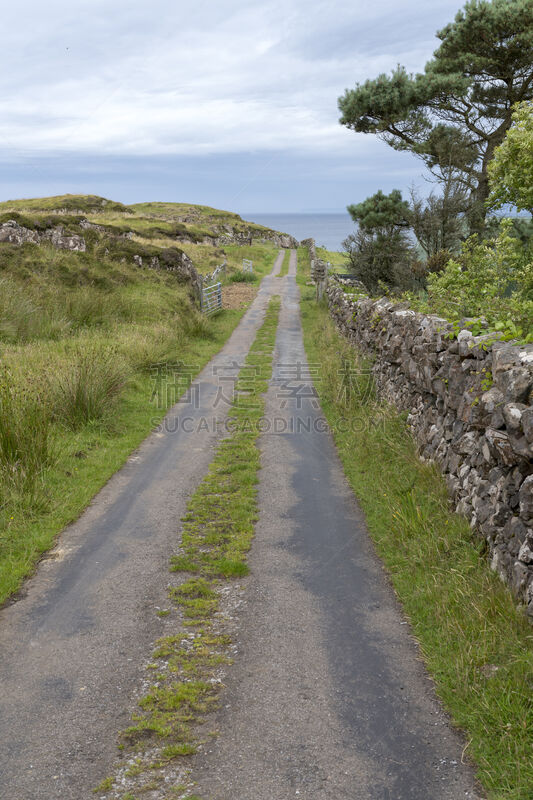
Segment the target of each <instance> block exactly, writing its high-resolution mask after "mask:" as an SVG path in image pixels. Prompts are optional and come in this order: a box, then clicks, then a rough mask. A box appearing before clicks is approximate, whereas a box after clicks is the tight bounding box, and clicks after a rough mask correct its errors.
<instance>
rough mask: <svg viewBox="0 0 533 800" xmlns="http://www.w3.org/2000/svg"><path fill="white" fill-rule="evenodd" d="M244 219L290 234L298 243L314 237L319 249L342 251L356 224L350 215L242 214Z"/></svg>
mask: <svg viewBox="0 0 533 800" xmlns="http://www.w3.org/2000/svg"><path fill="white" fill-rule="evenodd" d="M242 217H243V219H247V220H248V221H249V222H257V223H258V224H259V225H265V226H266V227H267V228H274V230H276V231H281V232H282V233H290V234H292V236H294V237H295V238H296V239H298V241H301V240H302V239H308V238H309V237H312V238H313V239H314V240H315V242H316V245H317V247H325V248H326V250H342V243H343V241H344V239H346V237H347V236H349V235H350V233H354V231H355V224H354V222H353V220H352V219H351V217H350V216H349V214H347V213H346V212H345V213H340V214H262V213H258V214H250V213H248V214H242Z"/></svg>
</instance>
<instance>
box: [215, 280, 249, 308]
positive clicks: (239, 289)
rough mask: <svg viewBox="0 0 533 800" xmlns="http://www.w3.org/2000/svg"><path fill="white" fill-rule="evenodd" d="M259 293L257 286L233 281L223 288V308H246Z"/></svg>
mask: <svg viewBox="0 0 533 800" xmlns="http://www.w3.org/2000/svg"><path fill="white" fill-rule="evenodd" d="M256 294H257V286H254V285H250V284H249V283H233V284H231V286H224V287H223V289H222V308H244V307H245V306H247V305H248V304H249V303H251V302H252V300H253V299H254V297H255V296H256Z"/></svg>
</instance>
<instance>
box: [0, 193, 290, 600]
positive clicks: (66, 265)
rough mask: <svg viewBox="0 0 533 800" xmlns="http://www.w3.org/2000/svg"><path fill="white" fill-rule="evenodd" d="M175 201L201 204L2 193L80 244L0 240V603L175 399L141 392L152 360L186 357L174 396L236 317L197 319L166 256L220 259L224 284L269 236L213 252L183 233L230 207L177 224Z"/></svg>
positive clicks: (22, 213)
mask: <svg viewBox="0 0 533 800" xmlns="http://www.w3.org/2000/svg"><path fill="white" fill-rule="evenodd" d="M160 206H161V212H162V213H161V216H158V214H157V210H158V209H159V207H160ZM182 208H185V209H190V208H199V207H188V206H183V207H182V206H176V208H174V207H173V206H172V205H171V204H145V205H143V206H142V207H131V208H128V207H126V206H123V205H122V204H120V203H113V202H111V201H106V200H104V199H103V198H99V197H92V196H91V197H78V196H70V195H67V196H62V197H56V198H43V199H34V200H27V201H26V200H19V201H15V202H9V203H2V204H0V224H1V223H3V222H6V221H7V220H10V219H14V220H15V221H17V222H18V224H19V225H21V226H23V227H24V228H29V229H30V230H31V231H35V232H37V233H39V235H42V234H43V233H44V232H45V231H50V230H51V229H54V228H57V226H58V225H60V226H61V227H62V229H63V232H64V233H68V234H75V235H77V236H82V237H83V240H84V243H85V248H86V249H85V251H84V252H77V251H71V250H67V249H61V248H58V247H57V246H54V245H53V244H52V242H50V241H42V242H41V243H40V244H35V243H24V244H14V243H7V242H0V498H1V500H0V602H1V601H2V600H3V599H5V598H6V597H7V596H9V594H11V593H12V592H13V591H15V590H16V589H17V588H18V586H19V585H20V582H21V580H22V578H23V577H24V576H25V575H27V574H28V573H29V572H31V570H32V568H33V566H34V564H35V562H36V560H37V559H38V558H39V556H40V554H41V553H43V552H44V551H46V550H47V549H48V548H49V547H50V546H51V544H52V543H53V541H54V537H55V536H56V534H57V533H58V532H59V531H60V530H61V528H62V527H63V526H64V525H65V524H66V523H67V522H68V521H70V520H72V519H73V518H75V517H76V516H77V515H78V514H79V513H80V512H81V511H82V510H83V508H84V507H85V506H86V505H87V503H88V502H89V501H90V499H91V497H92V496H93V495H94V493H95V492H96V491H97V490H98V489H99V488H100V486H101V485H102V484H103V483H104V482H105V481H106V480H107V479H108V477H109V476H110V475H111V474H112V473H113V472H114V471H115V470H116V469H117V468H118V467H119V466H120V465H121V464H122V463H123V462H124V460H125V458H126V457H127V456H128V454H129V453H130V452H131V450H132V449H134V448H135V447H136V446H137V445H138V444H139V443H140V442H141V441H142V439H143V438H144V437H145V436H146V435H147V434H148V432H149V431H150V429H151V427H153V425H154V424H155V422H156V421H157V420H158V419H159V418H160V417H161V416H162V415H163V414H164V412H165V410H166V408H167V406H168V405H169V404H171V403H172V402H173V401H174V400H175V399H176V396H175V395H173V396H167V397H165V398H160V397H158V398H156V399H157V402H155V399H154V401H153V402H152V401H151V396H152V394H153V389H154V369H153V368H154V365H156V364H161V363H171V364H173V365H175V364H178V363H182V364H183V365H186V367H182V368H179V367H178V368H177V374H178V389H177V391H176V393H175V394H179V393H180V392H181V391H183V390H184V389H185V388H186V383H187V381H188V380H189V373H190V372H191V367H192V371H193V372H196V371H198V370H199V369H200V368H201V367H202V366H203V365H204V364H205V363H206V362H207V361H208V360H209V358H210V357H211V356H212V355H213V354H214V353H215V352H216V351H217V350H218V349H219V348H220V346H221V345H222V344H223V342H224V341H225V339H226V338H227V336H228V335H229V333H230V332H231V331H232V330H233V328H234V327H235V325H236V324H237V322H238V320H239V319H240V317H241V316H242V313H243V310H242V309H240V310H236V309H234V310H226V311H224V312H222V313H221V314H219V315H217V316H215V317H214V318H210V319H206V318H205V317H203V316H202V315H201V314H200V312H199V311H198V309H197V307H196V301H195V298H194V295H193V292H192V290H191V285H190V283H189V282H187V281H186V280H185V278H184V277H183V276H180V274H178V273H176V272H173V271H169V269H170V268H172V266H173V264H175V263H180V260H181V259H182V256H183V252H185V251H186V249H188V251H189V254H190V256H191V257H192V259H193V262H194V264H195V266H196V267H197V268H198V269H199V270H200V271H201V272H205V271H207V270H208V269H212V266H213V265H215V264H217V263H221V260H223V259H224V258H227V261H228V265H229V272H228V275H227V276H226V278H225V282H226V284H227V287H225V290H224V291H225V292H231V291H232V287H233V286H234V285H235V284H233V283H232V282H231V278H232V277H233V278H236V277H238V276H239V272H238V267H239V266H240V264H241V263H242V258H243V257H249V258H253V260H254V266H255V268H256V276H257V277H259V276H260V275H261V274H264V273H265V272H266V271H267V270H268V269H270V268H271V266H272V264H273V261H274V257H275V254H276V252H277V249H278V248H277V247H276V246H275V245H274V244H273V243H271V242H268V241H267V242H262V243H255V242H254V244H253V245H251V246H247V247H239V246H238V245H231V246H228V247H227V248H226V251H225V252H224V250H223V249H222V248H220V247H217V246H216V245H214V244H208V243H205V242H204V241H203V240H202V244H198V243H195V242H194V241H192V240H193V239H194V235H195V234H194V230H196V231H197V232H198V231H202V230H205V231H209V232H210V236H211V234H212V233H213V232H214V228H213V227H212V226H213V225H214V224H216V225H218V224H219V223H218V222H217V223H212V222H211V219H212V217H215V218H217V219H218V218H220V219H223V220H224V223H223V224H225V225H226V224H227V225H228V226H229V223H228V220H232V219H233V217H234V215H231V214H225V213H224V212H215V211H214V210H213V209H207V210H206V211H205V213H204V209H203V208H201V209H200V210H199V211H198V212H197V215H196V216H195V222H194V224H193V223H192V222H187V223H180V222H178V218H179V217H180V216H181V215H182V213H183V212H182V210H181V209H182ZM195 213H196V212H195ZM86 221H89V222H90V223H92V225H93V227H87V222H86ZM182 224H183V225H184V226H186V227H187V229H186V237H187V239H188V241H187V242H185V243H183V244H182V242H181V239H180V237H181V238H184V237H185V234H184V233H183V231H182V230H181V228H180V227H179V226H180V225H182ZM235 225H236V226H237V227H238V228H239V230H240V226H241V225H244V223H243V222H242V220H240V218H238V217H237V218H236V221H235ZM124 234H127V236H126V237H125V236H124ZM196 235H197V238H198V237H200V233H197V234H196ZM208 241H212V237H211V239H209V240H208ZM139 256H141V258H142V259H143V266H142V267H140V266H139V262H138V257H139ZM154 256H157V258H158V260H159V263H160V265H161V268H160V269H153V268H151V267H150V266H149V264H150V260H151V259H152V258H153V257H154ZM136 259H137V260H136ZM165 267H166V268H165ZM257 277H256V280H257ZM252 295H253V291H252ZM250 296H251V295H249V296H248V297H250Z"/></svg>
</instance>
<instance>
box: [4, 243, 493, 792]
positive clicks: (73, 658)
mask: <svg viewBox="0 0 533 800" xmlns="http://www.w3.org/2000/svg"><path fill="white" fill-rule="evenodd" d="M280 267H281V258H280V257H279V256H278V258H277V259H276V263H275V265H274V269H273V272H272V273H271V275H270V276H269V277H267V278H265V280H264V281H263V283H262V285H261V289H260V292H259V294H258V296H257V298H256V300H255V301H254V303H253V305H252V306H251V307H250V309H249V311H248V312H247V314H246V316H245V317H244V319H243V321H242V322H241V324H240V325H239V327H238V328H237V329H236V331H235V332H234V334H233V335H232V337H231V338H230V340H229V341H228V343H227V344H226V346H225V347H224V348H223V350H222V351H221V352H220V353H219V354H218V356H216V357H215V359H213V361H212V362H211V364H210V365H208V367H206V368H205V369H204V371H203V372H202V374H201V375H200V376H199V378H198V381H197V382H196V385H197V386H198V387H199V390H198V393H197V392H196V391H194V392H193V393H192V394H190V395H189V397H188V399H185V400H183V401H182V402H180V403H179V404H178V405H177V406H175V407H174V408H173V409H172V411H171V412H170V413H169V415H168V416H167V418H166V423H167V424H166V425H165V426H164V427H163V429H162V430H161V431H160V432H158V433H154V434H152V435H151V436H150V437H148V439H147V440H146V441H145V442H144V443H143V445H142V446H141V447H140V448H139V450H138V451H137V452H136V453H135V454H134V455H133V456H132V457H131V458H130V459H129V461H128V463H127V464H126V465H125V467H124V468H123V469H122V470H121V471H120V472H118V473H117V474H116V475H115V476H114V477H113V478H112V479H111V480H110V481H109V483H108V484H107V485H106V486H105V487H104V489H103V490H102V491H101V492H100V493H99V494H98V495H97V496H96V497H95V499H94V500H93V502H92V504H91V506H90V507H89V508H88V509H87V511H86V512H85V513H84V514H83V515H82V517H81V518H80V519H79V520H78V521H77V522H76V523H74V524H73V525H71V526H69V527H68V528H67V529H66V531H65V532H64V533H63V535H62V536H61V539H60V542H59V544H58V546H57V548H56V549H55V551H53V552H52V553H51V557H50V558H47V559H45V560H43V562H42V563H41V565H40V567H39V569H38V570H37V572H36V574H35V576H34V577H33V578H31V579H30V580H29V581H28V582H27V583H26V585H25V589H24V593H23V595H22V596H21V598H20V599H18V600H17V601H16V602H15V603H14V604H12V605H8V606H6V607H5V608H4V609H3V610H2V611H0V692H1V694H0V798H1V800H55V799H56V798H62V799H63V798H67V799H68V800H85V798H87V799H88V798H90V797H94V795H93V793H92V789H93V787H94V786H95V785H96V784H97V783H98V782H99V781H100V780H101V779H102V778H103V777H105V776H106V775H107V774H109V772H110V771H111V770H112V765H113V762H114V760H115V756H116V747H115V745H116V736H117V732H118V731H119V730H120V729H121V728H124V727H125V726H126V725H127V724H128V722H129V714H130V712H131V708H132V706H133V704H134V697H135V695H136V692H137V690H138V688H139V686H140V684H141V683H142V678H143V664H144V663H145V662H146V660H147V659H148V658H149V656H150V653H151V651H152V646H153V642H154V640H155V639H156V638H157V637H158V635H159V629H158V627H157V626H158V618H157V616H156V615H155V613H154V610H155V609H156V608H157V607H158V606H164V605H165V601H166V586H167V583H168V558H169V555H170V553H171V552H172V551H173V550H174V549H175V544H176V531H177V529H178V527H179V520H180V518H181V516H182V515H183V513H184V511H185V507H186V503H187V498H188V497H189V496H190V494H191V493H192V492H193V491H194V489H195V488H196V486H197V485H198V483H199V482H200V480H201V479H202V477H203V476H204V474H205V473H206V471H207V468H208V465H209V462H210V460H211V458H212V455H213V448H214V445H215V443H216V442H217V441H218V438H219V436H220V426H221V423H223V421H224V415H225V410H226V409H227V406H225V405H224V404H218V405H217V407H216V409H213V406H214V405H215V398H216V394H217V388H218V385H219V384H218V375H220V372H221V370H225V372H224V374H225V375H228V374H232V373H231V370H232V369H233V370H236V369H238V365H239V364H240V363H242V360H243V358H244V356H245V355H246V353H247V351H248V348H249V346H250V344H251V342H252V341H253V338H254V335H255V332H256V330H257V328H258V327H259V325H260V324H261V321H262V319H263V316H264V310H265V308H266V305H267V303H268V300H269V298H270V296H271V295H272V294H273V293H278V292H279V291H280V290H281V293H282V297H283V304H282V311H281V316H280V325H279V329H278V339H277V345H276V354H275V366H274V376H273V380H272V381H271V384H270V388H269V392H268V396H267V420H268V421H269V423H270V424H271V431H270V432H267V433H265V434H264V435H263V436H262V438H261V449H262V470H261V475H260V480H261V482H260V494H259V499H260V509H261V514H260V519H259V522H258V525H257V530H256V538H255V540H254V544H253V548H252V551H251V555H250V566H251V569H252V574H251V576H250V578H248V579H247V589H246V593H245V597H246V601H245V603H244V608H243V609H242V611H241V612H240V619H239V634H238V642H237V644H238V656H237V658H236V661H235V664H234V665H233V667H231V669H230V670H229V675H228V680H227V689H226V691H225V693H224V699H223V708H222V710H221V711H219V712H217V713H218V720H217V723H218V728H219V730H220V736H219V737H218V739H217V740H215V741H214V742H213V743H212V744H211V745H209V748H206V749H204V750H202V751H201V752H200V753H199V754H198V755H197V756H195V758H194V761H193V765H194V777H195V778H196V780H197V781H198V788H197V789H196V790H195V791H196V792H197V793H198V794H199V795H201V796H203V797H204V798H205V800H288V798H293V797H300V798H302V800H304V798H305V800H308V799H309V800H314V798H317V800H318V798H320V800H342V799H343V798H346V800H348V798H349V799H350V800H460V798H477V797H479V796H480V795H479V794H476V791H475V788H474V778H473V771H472V769H471V768H470V767H469V766H468V765H465V764H462V761H461V754H462V751H463V748H464V746H465V741H464V740H463V739H462V738H461V736H460V735H458V734H457V733H456V732H454V731H453V729H452V728H451V727H450V725H449V723H448V720H447V718H446V716H445V715H444V714H443V712H442V710H441V708H440V706H439V704H438V703H437V701H436V698H435V694H434V691H433V687H432V683H431V681H430V680H429V678H428V676H427V674H426V672H425V670H424V668H423V665H422V663H421V661H420V658H419V654H418V651H417V648H416V645H415V643H414V641H413V640H412V638H411V636H410V633H409V625H408V624H407V623H406V620H405V619H404V618H403V616H402V612H401V609H400V608H399V606H398V603H397V601H396V599H395V596H394V593H393V591H392V589H391V587H390V585H389V583H388V581H387V578H386V575H385V573H384V571H383V568H382V566H381V564H380V562H379V560H378V559H377V558H376V556H375V554H374V551H373V548H372V545H371V543H370V540H369V538H368V534H367V532H366V529H365V524H364V520H363V518H362V515H361V512H360V511H359V509H358V507H357V504H356V502H355V500H354V497H353V495H352V493H351V491H350V489H349V487H348V485H347V483H346V480H345V478H344V476H343V473H342V468H341V465H340V462H339V460H338V457H337V455H336V452H335V448H334V445H333V441H332V438H331V434H330V433H329V432H328V430H327V426H326V425H325V423H324V420H323V418H322V414H321V411H320V408H319V407H318V404H317V401H316V398H315V397H314V395H313V388H312V382H311V380H310V377H309V370H308V368H307V366H306V361H305V354H304V350H303V343H302V334H301V328H300V319H299V309H298V304H299V292H298V289H297V287H296V282H295V279H294V275H295V270H296V254H295V253H292V254H291V264H290V270H289V275H288V276H287V277H284V278H281V279H280V278H276V277H275V275H276V274H277V273H278V272H279V270H280ZM214 367H215V368H216V369H214ZM191 398H194V399H195V402H190V400H191ZM185 417H186V418H187V419H188V420H189V422H188V423H187V425H186V427H185V428H184V427H183V426H182V425H180V424H178V422H179V420H182V421H183V419H184V418H185ZM204 418H205V419H208V420H210V424H209V426H208V429H207V430H206V428H205V426H200V430H198V426H197V423H198V422H199V421H200V420H202V419H204ZM298 426H299V429H298Z"/></svg>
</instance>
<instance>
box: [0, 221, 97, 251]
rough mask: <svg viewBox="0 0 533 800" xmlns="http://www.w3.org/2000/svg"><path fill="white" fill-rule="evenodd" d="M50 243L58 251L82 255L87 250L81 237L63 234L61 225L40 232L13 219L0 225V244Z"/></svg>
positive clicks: (63, 230)
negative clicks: (72, 251)
mask: <svg viewBox="0 0 533 800" xmlns="http://www.w3.org/2000/svg"><path fill="white" fill-rule="evenodd" d="M46 241H48V242H50V243H51V244H52V245H53V246H54V247H58V248H59V249H60V250H75V251H78V252H81V253H84V252H85V250H86V249H87V247H86V244H85V239H84V238H83V236H79V235H77V234H73V233H68V232H65V229H64V228H63V226H62V225H57V226H55V227H54V228H48V229H47V230H45V231H43V232H40V231H36V230H32V229H31V228H25V227H23V226H22V225H19V224H18V222H16V221H15V220H14V219H10V220H8V221H7V222H4V223H2V224H1V225H0V242H9V243H11V244H19V245H20V244H26V243H28V242H29V243H30V244H41V242H46Z"/></svg>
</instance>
